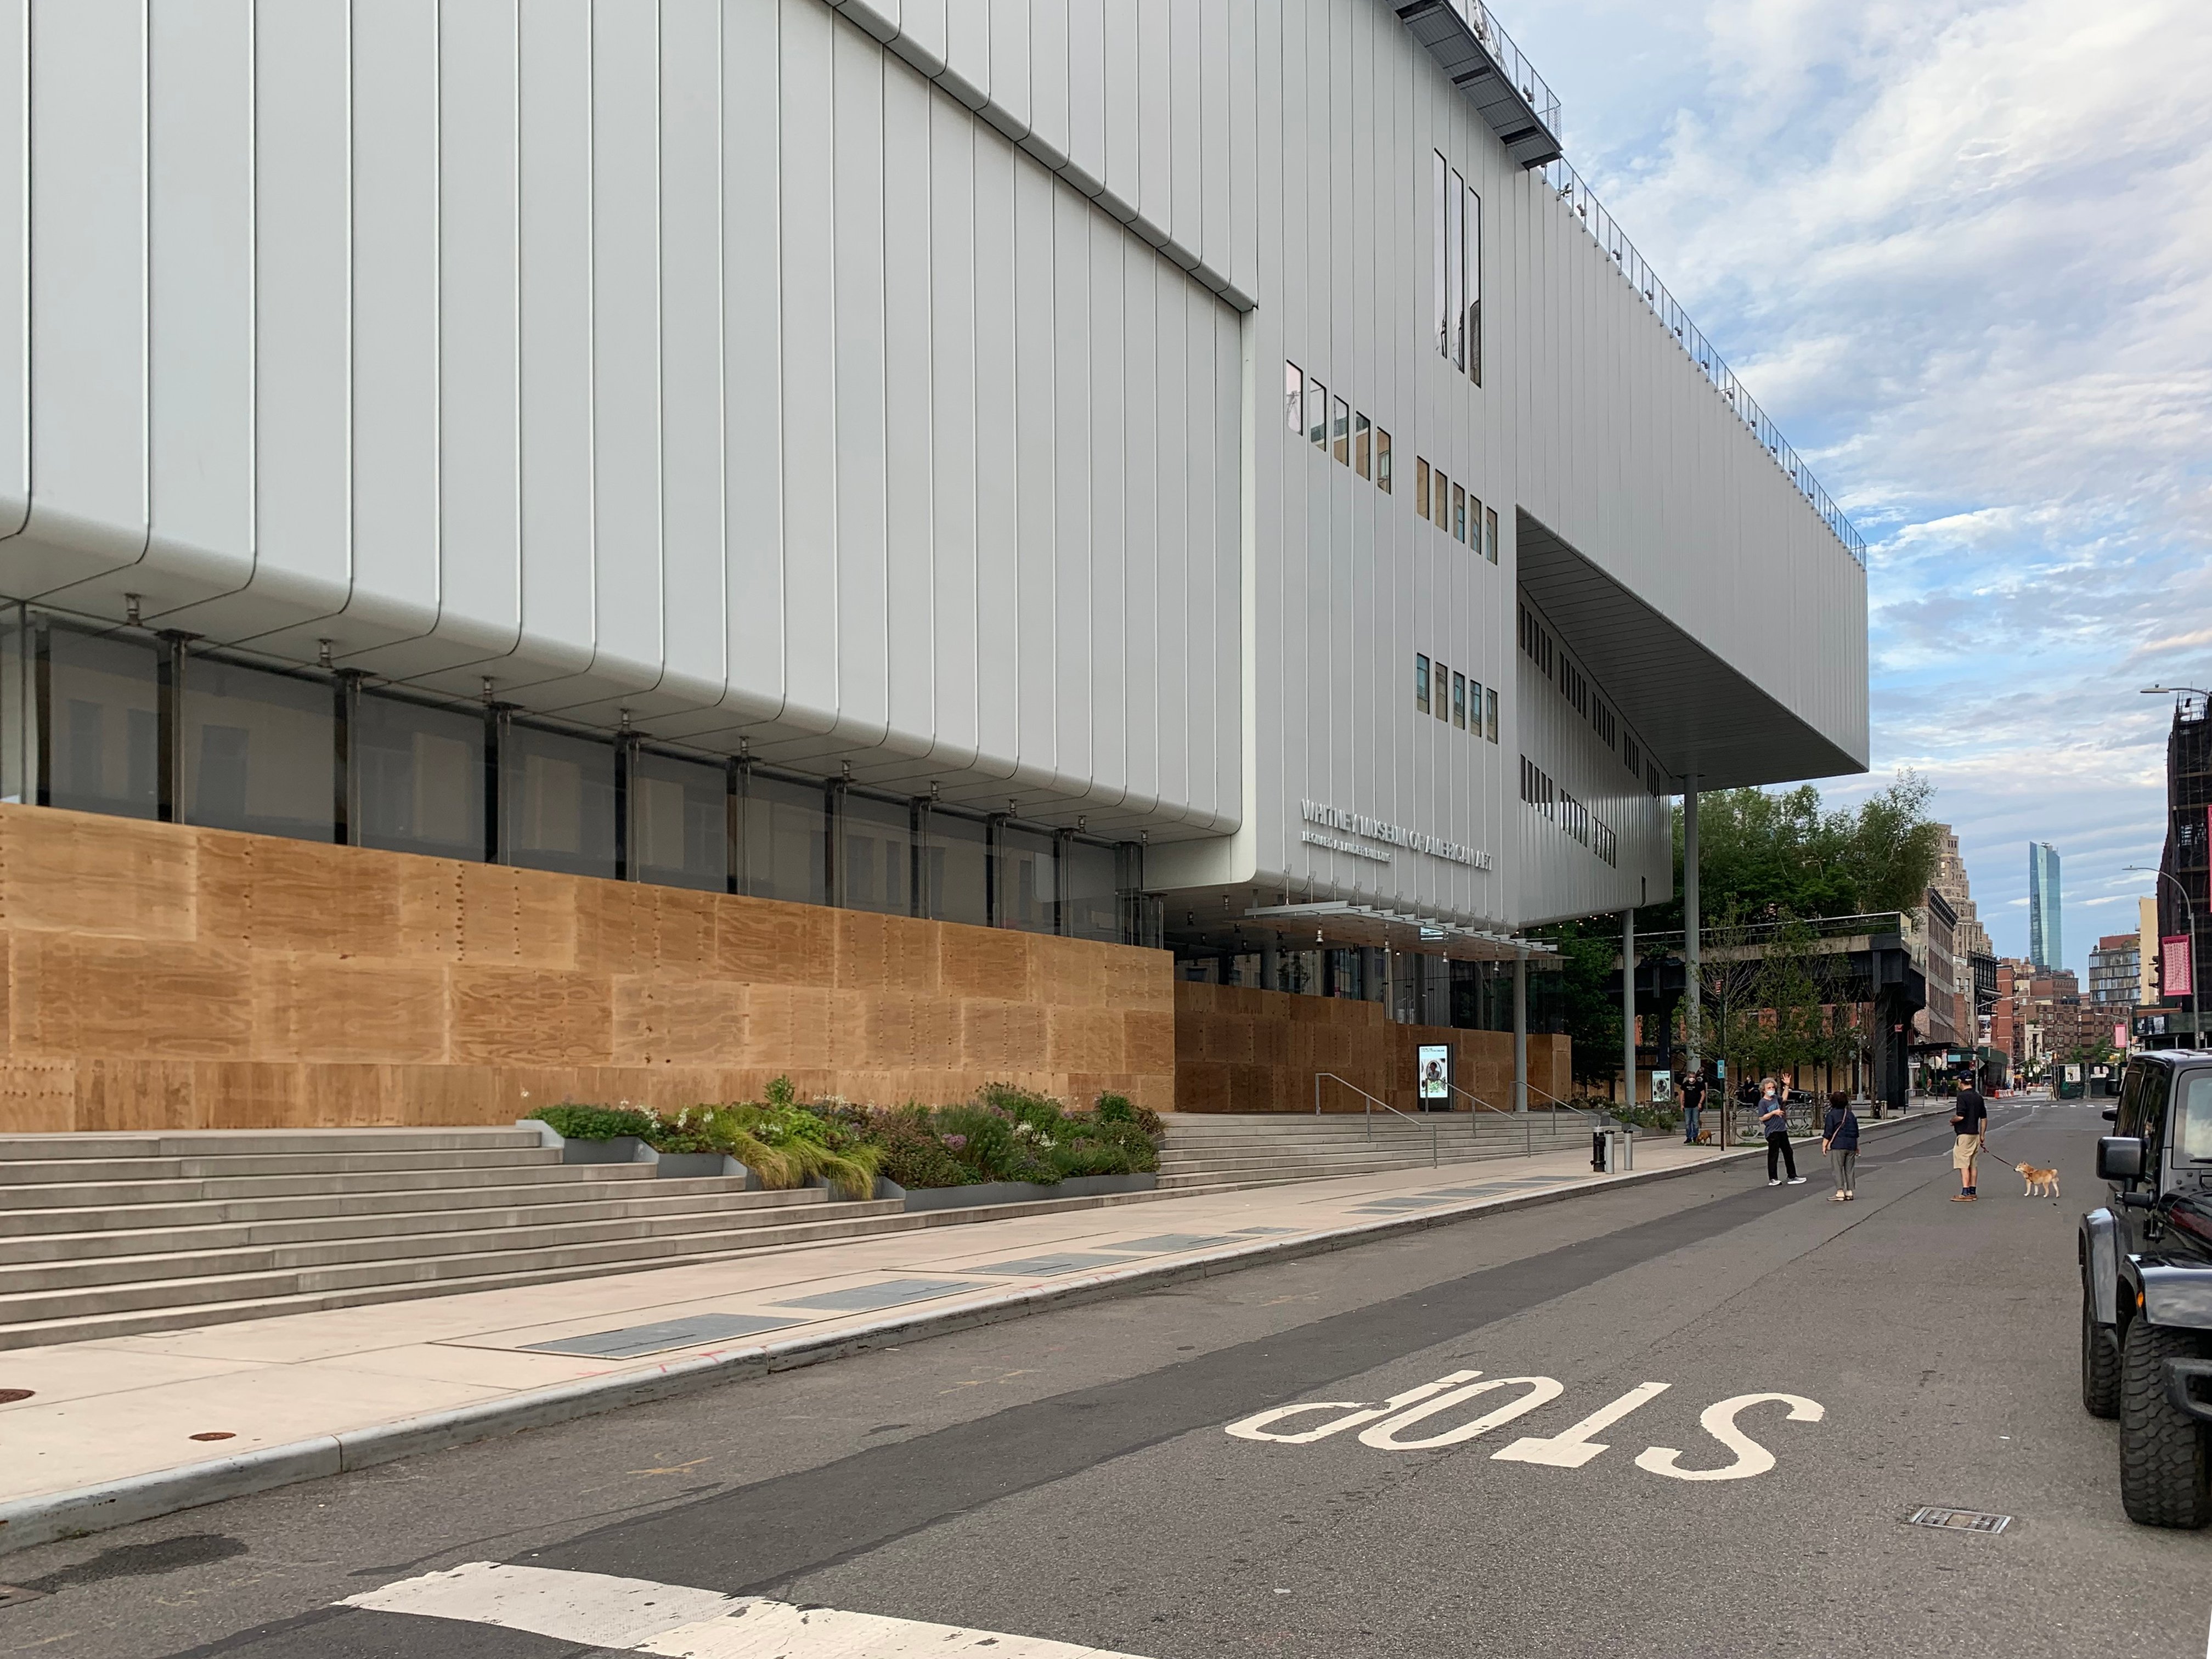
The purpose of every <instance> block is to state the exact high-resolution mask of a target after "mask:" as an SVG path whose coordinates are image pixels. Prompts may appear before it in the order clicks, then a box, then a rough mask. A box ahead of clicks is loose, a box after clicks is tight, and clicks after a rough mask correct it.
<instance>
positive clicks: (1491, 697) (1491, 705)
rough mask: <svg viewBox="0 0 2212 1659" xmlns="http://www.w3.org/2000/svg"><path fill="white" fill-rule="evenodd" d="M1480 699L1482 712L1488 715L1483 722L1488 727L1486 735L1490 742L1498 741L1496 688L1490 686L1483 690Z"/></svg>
mask: <svg viewBox="0 0 2212 1659" xmlns="http://www.w3.org/2000/svg"><path fill="white" fill-rule="evenodd" d="M1482 701H1483V710H1484V713H1485V714H1486V715H1487V716H1488V718H1487V720H1486V722H1485V724H1486V725H1487V726H1489V728H1490V731H1489V733H1488V736H1489V738H1490V740H1491V742H1492V743H1496V742H1497V741H1498V688H1497V687H1495V686H1492V688H1491V689H1490V690H1487V691H1486V692H1484V693H1483V697H1482Z"/></svg>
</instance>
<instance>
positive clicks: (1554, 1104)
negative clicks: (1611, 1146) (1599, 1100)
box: [1521, 1080, 1600, 1128]
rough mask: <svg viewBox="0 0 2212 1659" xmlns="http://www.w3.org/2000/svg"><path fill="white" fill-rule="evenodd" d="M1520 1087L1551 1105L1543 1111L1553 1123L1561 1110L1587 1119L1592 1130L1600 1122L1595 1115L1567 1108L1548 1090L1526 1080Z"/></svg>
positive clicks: (1571, 1107)
mask: <svg viewBox="0 0 2212 1659" xmlns="http://www.w3.org/2000/svg"><path fill="white" fill-rule="evenodd" d="M1521 1086H1522V1088H1524V1089H1528V1090H1530V1091H1533V1092H1534V1093H1536V1094H1540V1095H1541V1096H1543V1097H1544V1098H1545V1099H1547V1100H1548V1101H1550V1102H1551V1104H1550V1105H1549V1106H1548V1107H1547V1108H1545V1109H1546V1110H1547V1111H1548V1112H1550V1113H1551V1115H1552V1117H1553V1121H1554V1122H1556V1121H1557V1120H1558V1118H1559V1113H1560V1111H1561V1110H1562V1109H1564V1110H1565V1111H1566V1112H1567V1113H1568V1114H1569V1115H1571V1116H1574V1117H1586V1118H1588V1119H1589V1121H1590V1127H1592V1128H1595V1127H1597V1125H1598V1123H1599V1121H1600V1117H1599V1115H1598V1114H1597V1113H1595V1112H1586V1111H1584V1110H1583V1109H1582V1108H1581V1107H1579V1106H1569V1105H1568V1104H1567V1103H1566V1102H1565V1101H1564V1100H1561V1099H1560V1098H1559V1096H1557V1095H1555V1094H1553V1093H1552V1091H1550V1090H1548V1089H1539V1088H1537V1087H1536V1085H1534V1084H1533V1083H1529V1082H1528V1081H1526V1080H1523V1082H1522V1085H1521Z"/></svg>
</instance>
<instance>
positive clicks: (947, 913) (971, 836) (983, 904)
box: [922, 806, 991, 927]
mask: <svg viewBox="0 0 2212 1659" xmlns="http://www.w3.org/2000/svg"><path fill="white" fill-rule="evenodd" d="M922 854H923V860H922V861H923V865H924V866H925V868H926V869H927V872H928V879H929V894H928V898H929V914H930V915H932V916H933V917H934V918H936V920H938V921H964V922H967V923H969V925H970V926H972V927H983V926H985V925H986V924H987V923H988V922H989V921H990V920H991V907H990V897H989V894H990V867H991V865H990V859H989V857H988V856H987V848H986V846H985V842H984V825H983V822H982V820H981V819H980V818H969V817H961V816H960V815H959V814H958V813H957V812H948V811H945V810H944V809H943V808H942V807H936V806H933V807H932V808H930V809H929V817H928V834H927V843H926V845H925V846H924V847H923V849H922Z"/></svg>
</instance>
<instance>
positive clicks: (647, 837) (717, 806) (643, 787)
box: [629, 750, 730, 893]
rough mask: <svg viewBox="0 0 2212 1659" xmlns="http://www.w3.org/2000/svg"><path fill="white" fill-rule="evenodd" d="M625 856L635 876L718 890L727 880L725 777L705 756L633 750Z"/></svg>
mask: <svg viewBox="0 0 2212 1659" xmlns="http://www.w3.org/2000/svg"><path fill="white" fill-rule="evenodd" d="M629 815H630V816H629V824H630V836H631V841H632V845H631V848H630V859H631V862H632V863H633V864H634V865H635V866H636V870H637V878H638V879H639V880H640V881H651V882H658V883H659V884H660V885H662V886H663V887H696V888H698V889H701V890H703V891H706V892H710V893H719V892H720V891H722V890H723V889H724V888H725V886H726V884H728V881H729V871H730V781H729V775H728V774H727V773H726V772H724V771H723V769H721V768H720V767H719V766H715V765H713V764H711V763H708V762H706V761H694V760H682V759H679V758H678V757H676V756H673V755H656V754H653V753H652V752H650V751H648V750H639V752H638V755H637V758H636V762H635V765H634V766H633V767H632V768H631V770H630V778H629Z"/></svg>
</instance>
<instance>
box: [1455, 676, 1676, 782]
mask: <svg viewBox="0 0 2212 1659" xmlns="http://www.w3.org/2000/svg"><path fill="white" fill-rule="evenodd" d="M1482 701H1483V713H1484V715H1485V720H1484V724H1485V725H1486V726H1488V727H1489V728H1490V729H1489V732H1488V736H1489V738H1490V740H1491V742H1492V743H1496V742H1497V741H1498V690H1497V688H1496V687H1495V686H1493V687H1492V688H1491V689H1490V690H1487V691H1486V692H1484V693H1483V696H1482ZM1652 793H1654V794H1656V793H1658V792H1657V791H1656V790H1654V791H1653V792H1652Z"/></svg>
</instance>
